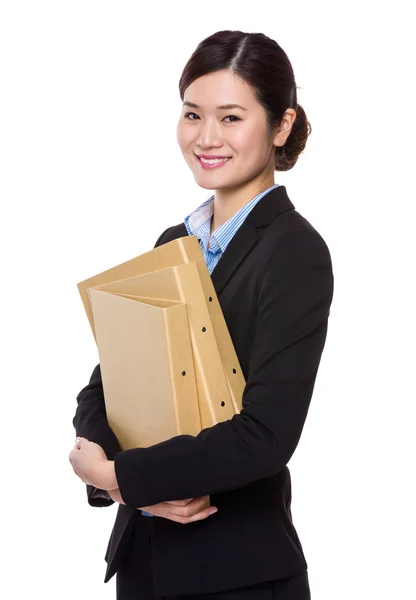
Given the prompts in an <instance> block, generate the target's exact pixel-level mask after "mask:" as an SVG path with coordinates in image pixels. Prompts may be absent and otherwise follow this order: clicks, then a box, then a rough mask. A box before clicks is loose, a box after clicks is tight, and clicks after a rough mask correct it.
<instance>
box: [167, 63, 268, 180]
mask: <svg viewBox="0 0 416 600" xmlns="http://www.w3.org/2000/svg"><path fill="white" fill-rule="evenodd" d="M187 103H190V104H191V105H189V104H187ZM227 104H239V105H240V106H241V107H242V108H237V107H233V108H219V107H220V106H222V105H227ZM194 105H196V106H194ZM177 140H178V143H179V146H180V148H181V151H182V154H183V156H184V158H185V160H186V162H187V163H188V165H189V167H190V169H191V170H192V172H193V174H194V177H195V180H196V182H197V184H198V185H199V186H200V187H202V188H206V189H221V188H231V187H235V186H237V185H239V184H242V183H244V182H247V181H248V180H250V179H252V178H253V177H256V176H258V175H259V174H260V173H261V172H263V171H265V170H267V171H268V172H269V171H270V172H271V173H272V174H274V151H275V146H274V145H273V143H272V140H271V139H270V136H268V132H267V122H266V112H265V110H264V108H263V107H262V106H261V104H259V102H258V101H257V100H256V98H255V97H254V95H253V92H252V91H251V89H250V87H249V85H248V84H247V83H246V82H245V81H243V80H241V79H240V78H239V77H237V76H236V75H234V74H233V73H231V72H230V71H228V70H222V71H216V72H215V73H210V74H208V75H204V76H202V77H199V78H198V79H196V80H195V81H193V82H192V83H191V84H190V85H189V86H188V87H187V89H186V90H185V95H184V105H183V108H182V112H181V116H180V119H179V122H178V125H177ZM201 154H202V155H208V156H214V157H227V158H228V157H231V160H227V161H226V162H222V163H220V164H221V166H219V167H216V168H204V167H203V166H202V164H201V162H200V159H199V158H198V157H197V155H198V156H199V155H201Z"/></svg>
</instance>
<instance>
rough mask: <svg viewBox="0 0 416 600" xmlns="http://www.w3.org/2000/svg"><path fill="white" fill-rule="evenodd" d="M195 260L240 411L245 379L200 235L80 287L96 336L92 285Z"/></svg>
mask: <svg viewBox="0 0 416 600" xmlns="http://www.w3.org/2000/svg"><path fill="white" fill-rule="evenodd" d="M191 262H195V265H196V267H197V269H198V274H199V278H200V281H201V284H202V288H203V291H204V297H205V302H206V305H207V307H208V312H209V316H210V319H211V324H212V327H213V330H214V333H215V338H216V343H217V347H218V351H219V355H220V359H221V364H222V368H223V370H224V374H225V379H226V381H227V385H228V389H229V394H230V398H231V402H232V404H233V409H234V413H238V412H240V410H241V408H242V402H241V401H242V396H243V391H244V387H245V379H244V375H243V373H242V371H241V367H240V364H239V361H238V358H237V354H236V352H235V349H234V345H233V342H232V339H231V337H230V334H229V331H228V328H227V324H226V321H225V319H224V315H223V312H222V310H221V305H220V303H219V300H218V297H217V294H216V292H215V288H214V285H213V283H212V279H211V276H210V273H209V271H208V268H207V265H206V263H205V260H204V256H203V254H202V252H201V248H200V245H199V241H198V238H197V237H196V236H194V235H192V236H185V237H181V238H177V239H175V240H172V241H171V242H168V243H166V244H162V245H161V246H158V247H157V248H153V249H152V250H150V251H149V252H146V253H144V254H141V255H140V256H136V257H135V258H132V259H130V260H128V261H126V262H124V263H121V264H119V265H117V266H115V267H112V268H111V269H108V270H106V271H103V272H102V273H99V274H97V275H95V276H93V277H90V278H89V279H85V280H84V281H81V282H79V283H78V284H77V286H78V290H79V293H80V295H81V299H82V302H83V304H84V308H85V311H86V313H87V316H88V320H89V323H90V326H91V329H92V332H93V334H94V336H95V329H94V319H93V315H92V310H91V305H90V301H89V297H88V292H87V290H88V288H92V287H97V286H100V285H103V284H105V283H111V282H114V281H117V280H121V279H127V278H130V277H133V276H136V275H142V274H145V273H151V272H153V271H158V270H161V269H166V268H168V267H175V266H179V265H182V264H187V263H191ZM200 326H201V328H202V327H204V326H205V324H204V323H200Z"/></svg>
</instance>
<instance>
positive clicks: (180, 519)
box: [167, 506, 218, 525]
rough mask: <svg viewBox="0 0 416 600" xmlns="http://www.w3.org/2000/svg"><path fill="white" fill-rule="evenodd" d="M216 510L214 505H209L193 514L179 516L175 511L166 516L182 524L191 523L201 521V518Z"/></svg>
mask: <svg viewBox="0 0 416 600" xmlns="http://www.w3.org/2000/svg"><path fill="white" fill-rule="evenodd" d="M217 511H218V509H217V508H216V507H215V506H209V507H208V508H205V509H204V510H201V511H199V512H197V513H195V514H193V515H189V516H186V515H184V516H181V515H178V514H175V513H170V515H169V516H168V517H167V518H169V519H170V520H171V521H176V522H177V523H182V524H183V525H186V524H187V523H193V522H194V521H202V520H203V519H206V518H207V517H209V516H211V515H213V514H214V513H216V512H217Z"/></svg>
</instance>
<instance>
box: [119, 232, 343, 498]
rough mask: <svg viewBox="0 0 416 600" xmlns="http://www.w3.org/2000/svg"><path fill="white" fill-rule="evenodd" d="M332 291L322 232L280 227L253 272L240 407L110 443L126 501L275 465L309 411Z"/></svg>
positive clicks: (240, 478) (183, 494)
mask: <svg viewBox="0 0 416 600" xmlns="http://www.w3.org/2000/svg"><path fill="white" fill-rule="evenodd" d="M332 296H333V273H332V264H331V257H330V254H329V250H328V248H327V246H326V244H325V242H324V240H323V239H322V238H321V236H320V235H319V234H318V233H317V232H313V231H297V232H293V233H290V234H285V235H284V236H283V237H281V238H280V239H279V241H278V243H277V244H276V248H275V249H274V251H273V252H272V253H271V255H270V256H269V257H268V259H266V261H265V262H264V264H263V265H262V270H261V273H260V274H259V292H258V298H257V307H258V312H257V319H256V330H255V335H254V339H253V342H252V347H251V352H250V360H249V368H248V378H247V383H246V386H245V389H244V393H243V404H244V406H245V408H244V409H243V410H242V411H241V413H240V414H237V415H234V416H233V418H232V419H229V420H228V421H225V422H222V423H218V424H216V425H215V426H213V427H210V428H206V429H203V430H202V431H201V432H200V433H199V434H198V435H197V436H191V435H179V436H175V437H173V438H171V439H169V440H166V441H163V442H161V443H158V444H155V445H153V446H151V447H148V448H134V449H130V450H126V451H124V452H119V453H117V454H116V456H115V458H114V467H115V474H116V478H117V484H118V486H119V489H120V493H121V496H122V498H123V500H124V502H125V503H126V505H127V506H130V507H131V508H136V507H138V506H146V505H151V504H155V503H157V502H160V501H162V500H165V499H166V498H179V499H181V498H190V497H194V498H195V497H200V496H204V495H211V494H215V493H219V492H224V491H227V490H231V489H236V488H240V487H243V486H245V485H247V484H250V483H251V482H253V481H255V480H258V479H262V478H265V477H269V476H272V475H274V474H276V473H278V472H279V471H280V470H281V469H282V468H284V466H285V465H286V464H287V463H288V461H289V460H290V458H291V456H292V454H293V452H294V451H295V449H296V446H297V444H298V441H299V438H300V435H301V432H302V429H303V426H304V422H305V419H306V415H307V412H308V408H309V403H310V400H311V397H312V393H313V388H314V384H315V379H316V375H317V371H318V367H319V363H320V359H321V354H322V351H323V348H324V345H325V340H326V335H327V326H328V317H329V311H330V305H331V302H332Z"/></svg>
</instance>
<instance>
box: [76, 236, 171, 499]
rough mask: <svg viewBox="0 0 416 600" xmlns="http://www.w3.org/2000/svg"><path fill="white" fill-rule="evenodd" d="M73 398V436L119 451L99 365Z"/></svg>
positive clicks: (95, 491)
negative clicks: (108, 412) (110, 423)
mask: <svg viewBox="0 0 416 600" xmlns="http://www.w3.org/2000/svg"><path fill="white" fill-rule="evenodd" d="M170 229H171V227H168V229H166V230H165V231H164V232H163V233H162V234H161V235H160V236H159V238H158V240H157V242H156V244H155V248H156V247H157V246H160V245H161V244H162V243H163V241H162V240H163V238H164V236H165V234H166V233H167V232H168V231H169V230H170ZM76 400H77V408H76V412H75V416H74V418H73V420H72V424H73V426H74V427H75V432H76V436H80V437H85V438H86V439H87V440H90V441H91V442H95V443H96V444H99V445H100V446H101V447H102V448H103V450H104V452H105V453H106V456H107V458H108V460H113V459H114V456H115V455H116V453H117V452H120V451H121V447H120V444H119V442H118V440H117V438H116V436H115V434H114V433H113V431H112V429H111V428H110V426H109V424H108V421H107V413H106V410H105V402H104V390H103V382H102V378H101V367H100V364H98V365H97V366H96V367H95V368H94V370H93V372H92V375H91V377H90V381H89V383H88V385H86V386H85V387H83V388H82V390H81V391H80V392H79V394H78V396H77V398H76ZM86 491H87V499H88V504H90V506H97V507H104V506H110V505H111V504H114V500H113V499H112V498H111V496H110V495H109V493H108V492H107V491H106V490H101V489H99V488H96V487H94V486H92V485H89V484H86Z"/></svg>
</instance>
